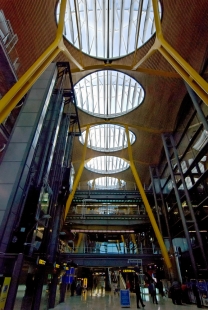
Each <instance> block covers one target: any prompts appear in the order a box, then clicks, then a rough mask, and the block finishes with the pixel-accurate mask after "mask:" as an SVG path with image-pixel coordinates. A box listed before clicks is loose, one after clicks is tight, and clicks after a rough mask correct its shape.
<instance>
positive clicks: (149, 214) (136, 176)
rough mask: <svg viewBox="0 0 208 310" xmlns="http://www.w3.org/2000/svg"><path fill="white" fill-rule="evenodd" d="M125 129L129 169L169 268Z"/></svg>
mask: <svg viewBox="0 0 208 310" xmlns="http://www.w3.org/2000/svg"><path fill="white" fill-rule="evenodd" d="M125 129H126V136H127V142H128V154H129V161H130V166H131V170H132V173H133V176H134V178H135V181H136V184H137V187H138V189H139V191H140V194H141V197H142V200H143V203H144V205H145V208H146V211H147V214H148V216H149V219H150V222H151V224H152V228H153V229H154V232H155V235H156V238H157V241H158V243H159V246H160V249H161V253H162V255H163V258H164V261H165V263H166V265H167V268H169V269H171V268H172V264H171V261H170V258H169V255H168V252H167V249H166V246H165V244H164V241H163V238H162V236H161V233H160V231H159V228H158V226H157V223H156V221H155V217H154V215H153V213H152V209H151V207H150V204H149V202H148V200H147V196H146V194H145V191H144V189H143V186H142V183H141V181H140V178H139V175H138V173H137V171H136V167H135V165H134V161H133V156H132V149H131V143H130V138H129V129H128V126H126V127H125Z"/></svg>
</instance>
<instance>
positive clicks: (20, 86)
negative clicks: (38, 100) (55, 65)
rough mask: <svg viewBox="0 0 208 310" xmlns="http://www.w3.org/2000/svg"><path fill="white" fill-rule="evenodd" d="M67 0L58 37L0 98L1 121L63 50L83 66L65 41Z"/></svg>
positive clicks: (63, 8) (62, 6)
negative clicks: (67, 47) (71, 52)
mask: <svg viewBox="0 0 208 310" xmlns="http://www.w3.org/2000/svg"><path fill="white" fill-rule="evenodd" d="M66 1H67V0H62V1H61V6H60V15H59V23H58V29H57V33H56V38H55V40H54V42H53V43H52V44H51V45H50V46H49V47H48V48H47V49H46V50H45V52H44V53H43V54H42V55H41V56H40V57H39V58H38V59H37V60H36V61H35V63H34V64H33V65H32V66H31V67H30V68H29V69H28V70H27V71H26V72H25V73H24V74H23V76H22V77H21V78H20V79H19V80H18V81H17V82H16V83H15V85H14V86H13V87H12V88H11V89H10V90H9V91H8V92H7V93H6V94H5V96H4V97H3V98H2V99H1V100H0V123H2V122H3V121H4V119H5V118H6V117H7V116H8V115H9V113H10V112H11V111H12V110H13V109H14V107H15V106H16V105H17V104H18V102H19V101H20V100H21V99H22V97H23V96H24V95H25V94H26V93H27V92H28V90H29V89H30V88H31V87H32V85H33V84H34V83H35V82H36V81H37V79H38V78H39V77H40V76H41V74H42V73H43V72H44V71H45V70H46V68H47V67H48V66H49V65H50V63H51V62H52V61H53V60H54V58H55V57H56V56H57V55H58V54H59V52H60V51H62V52H63V53H64V54H65V55H66V56H67V57H68V58H69V59H70V60H71V61H73V62H74V63H75V65H77V66H78V67H79V69H80V70H81V69H82V67H81V66H80V65H79V63H78V62H77V61H76V60H75V59H74V58H73V57H72V55H71V54H70V53H69V51H68V50H67V49H66V47H65V45H64V43H63V28H64V17H65V10H66Z"/></svg>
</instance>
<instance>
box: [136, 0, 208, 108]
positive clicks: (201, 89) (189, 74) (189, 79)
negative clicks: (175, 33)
mask: <svg viewBox="0 0 208 310" xmlns="http://www.w3.org/2000/svg"><path fill="white" fill-rule="evenodd" d="M152 3H153V11H154V19H155V27H156V38H155V42H154V44H153V46H152V47H151V49H150V50H149V52H148V53H147V54H146V55H145V56H144V57H143V58H142V59H141V60H140V61H139V62H138V63H137V64H136V65H134V66H133V68H132V70H137V68H138V67H139V66H140V65H141V64H143V63H144V62H145V61H146V60H147V59H148V58H149V57H150V56H152V54H153V53H154V52H155V51H156V50H158V51H159V52H160V53H161V54H162V55H163V57H164V58H165V59H166V60H167V61H168V63H169V64H170V65H171V66H172V67H173V68H174V69H175V71H176V72H177V73H178V74H179V75H180V76H181V77H182V78H183V80H184V81H186V83H187V84H188V85H189V86H190V87H191V88H192V89H193V90H194V91H195V93H196V94H197V95H198V96H199V97H200V98H201V99H202V100H203V101H204V103H205V104H206V105H208V83H207V82H206V81H205V80H204V79H203V78H202V77H201V76H200V75H199V74H198V73H197V72H196V70H194V69H193V68H192V67H191V66H190V65H189V63H188V62H186V61H185V60H184V59H183V58H182V57H181V56H180V54H179V53H178V52H177V51H176V50H175V49H174V48H173V47H172V46H171V45H170V44H169V43H168V42H167V41H166V40H165V38H164V37H163V34H162V27H161V21H160V15H159V9H158V0H152Z"/></svg>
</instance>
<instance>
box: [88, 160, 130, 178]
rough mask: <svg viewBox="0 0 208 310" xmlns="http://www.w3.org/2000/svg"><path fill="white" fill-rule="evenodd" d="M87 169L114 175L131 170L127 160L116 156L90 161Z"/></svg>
mask: <svg viewBox="0 0 208 310" xmlns="http://www.w3.org/2000/svg"><path fill="white" fill-rule="evenodd" d="M85 168H87V169H89V170H91V171H93V172H96V173H103V174H112V173H117V172H121V171H124V170H126V169H128V168H129V164H128V162H127V161H126V160H124V159H122V158H119V157H116V156H98V157H94V158H92V159H91V160H89V161H88V162H87V163H86V164H85Z"/></svg>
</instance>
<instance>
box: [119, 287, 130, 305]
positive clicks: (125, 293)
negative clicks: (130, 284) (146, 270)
mask: <svg viewBox="0 0 208 310" xmlns="http://www.w3.org/2000/svg"><path fill="white" fill-rule="evenodd" d="M120 303H121V307H130V291H129V290H120Z"/></svg>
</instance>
